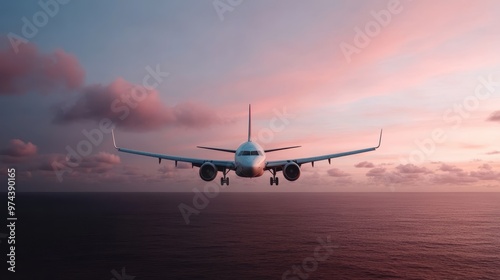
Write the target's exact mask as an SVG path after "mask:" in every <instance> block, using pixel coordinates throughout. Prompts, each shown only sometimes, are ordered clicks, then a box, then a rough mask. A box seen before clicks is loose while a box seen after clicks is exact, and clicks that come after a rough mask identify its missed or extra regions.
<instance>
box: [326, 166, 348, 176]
mask: <svg viewBox="0 0 500 280" xmlns="http://www.w3.org/2000/svg"><path fill="white" fill-rule="evenodd" d="M327 172H328V175H330V176H332V177H347V176H351V175H350V174H349V173H346V172H344V171H342V170H340V169H338V168H332V169H329V170H328V171H327Z"/></svg>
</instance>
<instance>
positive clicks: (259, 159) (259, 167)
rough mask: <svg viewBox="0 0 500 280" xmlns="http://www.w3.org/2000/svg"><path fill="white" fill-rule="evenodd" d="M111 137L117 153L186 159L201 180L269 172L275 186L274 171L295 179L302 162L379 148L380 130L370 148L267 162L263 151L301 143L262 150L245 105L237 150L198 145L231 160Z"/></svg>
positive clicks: (275, 177)
mask: <svg viewBox="0 0 500 280" xmlns="http://www.w3.org/2000/svg"><path fill="white" fill-rule="evenodd" d="M111 134H112V136H113V145H114V146H115V148H116V149H117V150H118V151H119V152H124V153H129V154H135V155H141V156H147V157H153V158H158V163H160V164H161V160H162V159H166V160H172V161H174V162H175V166H177V162H179V161H180V162H188V163H191V167H195V166H196V167H199V168H200V170H199V175H200V178H201V179H202V180H204V181H207V182H209V181H213V180H214V179H215V178H216V177H217V172H219V171H220V172H222V177H221V178H220V184H221V185H222V186H223V185H224V184H226V185H229V177H227V174H228V173H229V171H231V170H233V171H234V172H235V173H236V175H237V176H239V177H245V178H253V177H260V176H262V175H263V174H264V172H265V171H269V172H271V174H272V177H271V178H270V180H269V183H270V185H271V186H272V185H273V184H275V185H276V186H278V184H279V179H278V177H277V176H276V174H277V173H278V172H279V171H282V172H283V176H284V177H285V179H287V180H288V181H295V180H297V179H298V178H299V177H300V166H301V165H302V164H305V163H311V164H312V166H314V162H316V161H321V160H328V163H330V164H331V159H332V158H337V157H343V156H349V155H355V154H360V153H365V152H371V151H375V150H376V149H377V148H379V147H380V143H381V142H382V130H380V137H379V141H378V145H377V146H375V147H371V148H365V149H360V150H354V151H349V152H342V153H336V154H327V155H322V156H315V157H307V158H295V159H288V160H276V161H266V153H270V152H275V151H281V150H287V149H294V148H299V147H300V146H290V147H282V148H275V149H269V150H265V149H263V148H262V147H261V146H260V145H259V144H257V143H255V142H253V141H252V138H251V136H252V108H251V105H248V139H247V141H246V142H244V143H243V144H241V145H240V146H239V147H238V148H237V149H236V150H232V149H223V148H212V147H205V146H197V148H201V149H208V150H215V151H220V152H227V153H232V154H234V161H230V160H210V159H197V158H187V157H178V156H171V155H164V154H156V153H150V152H143V151H137V150H131V149H126V148H120V147H118V146H117V145H116V140H115V133H114V131H113V130H111Z"/></svg>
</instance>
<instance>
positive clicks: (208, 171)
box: [200, 162, 217, 181]
mask: <svg viewBox="0 0 500 280" xmlns="http://www.w3.org/2000/svg"><path fill="white" fill-rule="evenodd" d="M200 177H201V179H203V180H204V181H212V180H213V179H215V177H217V167H215V165H214V164H213V163H211V162H205V163H204V164H202V165H201V166H200Z"/></svg>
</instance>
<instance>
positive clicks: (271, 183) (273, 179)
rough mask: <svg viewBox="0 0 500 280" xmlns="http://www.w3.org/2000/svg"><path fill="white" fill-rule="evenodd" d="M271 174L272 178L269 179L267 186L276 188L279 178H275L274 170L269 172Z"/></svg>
mask: <svg viewBox="0 0 500 280" xmlns="http://www.w3.org/2000/svg"><path fill="white" fill-rule="evenodd" d="M269 171H270V172H271V174H273V177H271V178H269V184H270V185H271V186H272V185H273V184H276V186H277V185H278V184H279V183H280V181H279V178H278V177H276V170H275V169H272V170H269Z"/></svg>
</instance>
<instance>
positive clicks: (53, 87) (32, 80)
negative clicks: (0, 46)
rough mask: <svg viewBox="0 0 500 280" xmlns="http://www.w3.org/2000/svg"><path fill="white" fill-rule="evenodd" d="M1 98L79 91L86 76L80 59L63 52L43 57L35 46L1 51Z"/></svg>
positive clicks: (28, 45) (58, 51)
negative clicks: (16, 51)
mask: <svg viewBox="0 0 500 280" xmlns="http://www.w3.org/2000/svg"><path fill="white" fill-rule="evenodd" d="M0 77H1V78H0V95H14V94H25V93H28V92H37V93H43V94H47V93H51V92H63V91H67V90H74V89H78V88H80V87H81V86H82V84H83V81H84V77H85V72H84V70H83V69H82V67H81V65H80V63H79V62H78V60H77V58H76V57H75V56H73V55H71V54H68V53H66V52H64V51H63V50H56V51H54V52H53V53H50V54H41V53H40V52H39V51H38V49H37V47H36V46H35V45H33V44H31V43H28V44H23V45H22V46H21V47H20V48H19V52H18V53H15V52H14V51H13V49H12V48H8V49H6V50H0Z"/></svg>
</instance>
